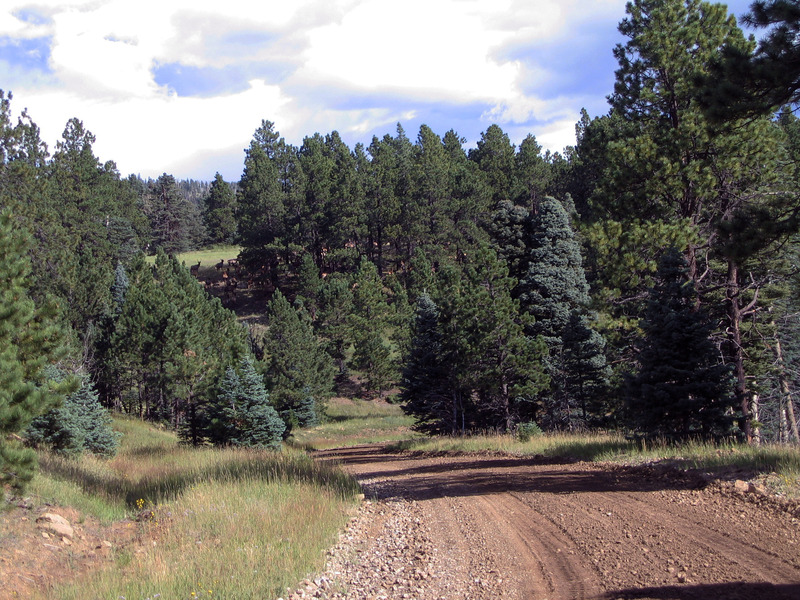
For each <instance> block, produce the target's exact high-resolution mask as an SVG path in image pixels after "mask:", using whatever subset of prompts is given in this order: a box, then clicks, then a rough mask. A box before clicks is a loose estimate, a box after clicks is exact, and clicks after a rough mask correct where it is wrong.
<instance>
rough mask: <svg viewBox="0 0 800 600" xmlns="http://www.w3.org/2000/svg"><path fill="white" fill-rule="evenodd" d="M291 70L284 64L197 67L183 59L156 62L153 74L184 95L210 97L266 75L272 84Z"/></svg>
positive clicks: (239, 88) (238, 89) (160, 82)
mask: <svg viewBox="0 0 800 600" xmlns="http://www.w3.org/2000/svg"><path fill="white" fill-rule="evenodd" d="M289 72H290V69H289V68H288V67H287V66H286V65H281V64H264V63H258V64H252V63H251V64H244V65H229V66H226V67H194V66H190V65H182V64H181V63H165V64H160V65H156V67H155V68H154V69H153V77H154V79H155V82H156V83H157V84H158V85H162V86H166V87H168V88H169V89H170V90H173V91H175V93H177V94H178V96H181V97H191V96H196V97H201V98H210V97H214V96H222V95H228V94H236V93H238V92H243V91H244V90H246V89H247V88H248V87H249V83H248V82H249V81H250V80H251V79H264V80H265V81H266V82H267V83H270V84H273V83H277V82H278V81H281V80H283V79H284V78H285V77H286V76H287V75H288V74H289Z"/></svg>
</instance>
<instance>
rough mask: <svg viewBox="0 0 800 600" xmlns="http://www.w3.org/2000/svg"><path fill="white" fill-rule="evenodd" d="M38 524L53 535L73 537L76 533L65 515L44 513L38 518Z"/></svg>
mask: <svg viewBox="0 0 800 600" xmlns="http://www.w3.org/2000/svg"><path fill="white" fill-rule="evenodd" d="M36 524H37V525H38V527H39V529H43V530H45V531H47V532H48V533H51V534H53V535H58V536H61V537H62V538H67V539H70V540H71V539H72V536H74V535H75V532H74V530H73V529H72V525H70V524H69V521H67V520H66V519H65V518H64V517H62V516H61V515H57V514H54V513H42V514H41V515H39V518H38V519H36Z"/></svg>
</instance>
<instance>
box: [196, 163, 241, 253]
mask: <svg viewBox="0 0 800 600" xmlns="http://www.w3.org/2000/svg"><path fill="white" fill-rule="evenodd" d="M203 222H204V223H205V227H206V234H207V235H208V239H209V241H211V242H212V243H214V244H232V243H233V241H234V239H235V237H236V196H235V194H234V193H233V189H231V186H230V184H228V183H226V182H225V180H224V179H222V175H220V174H219V173H217V174H216V175H214V181H212V182H211V189H210V190H209V193H208V198H206V202H205V210H204V211H203Z"/></svg>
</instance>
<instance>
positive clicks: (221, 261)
mask: <svg viewBox="0 0 800 600" xmlns="http://www.w3.org/2000/svg"><path fill="white" fill-rule="evenodd" d="M224 266H225V259H224V258H223V259H221V260H220V261H219V262H218V263H217V264H215V265H214V268H215V269H216V270H217V271H221V270H222V267H224Z"/></svg>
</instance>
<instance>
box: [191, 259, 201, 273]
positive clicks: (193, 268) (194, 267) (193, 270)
mask: <svg viewBox="0 0 800 600" xmlns="http://www.w3.org/2000/svg"><path fill="white" fill-rule="evenodd" d="M200 262H201V261H199V260H198V261H197V264H196V265H191V266H190V267H189V272H190V273H191V274H192V277H197V276H198V274H199V273H200Z"/></svg>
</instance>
